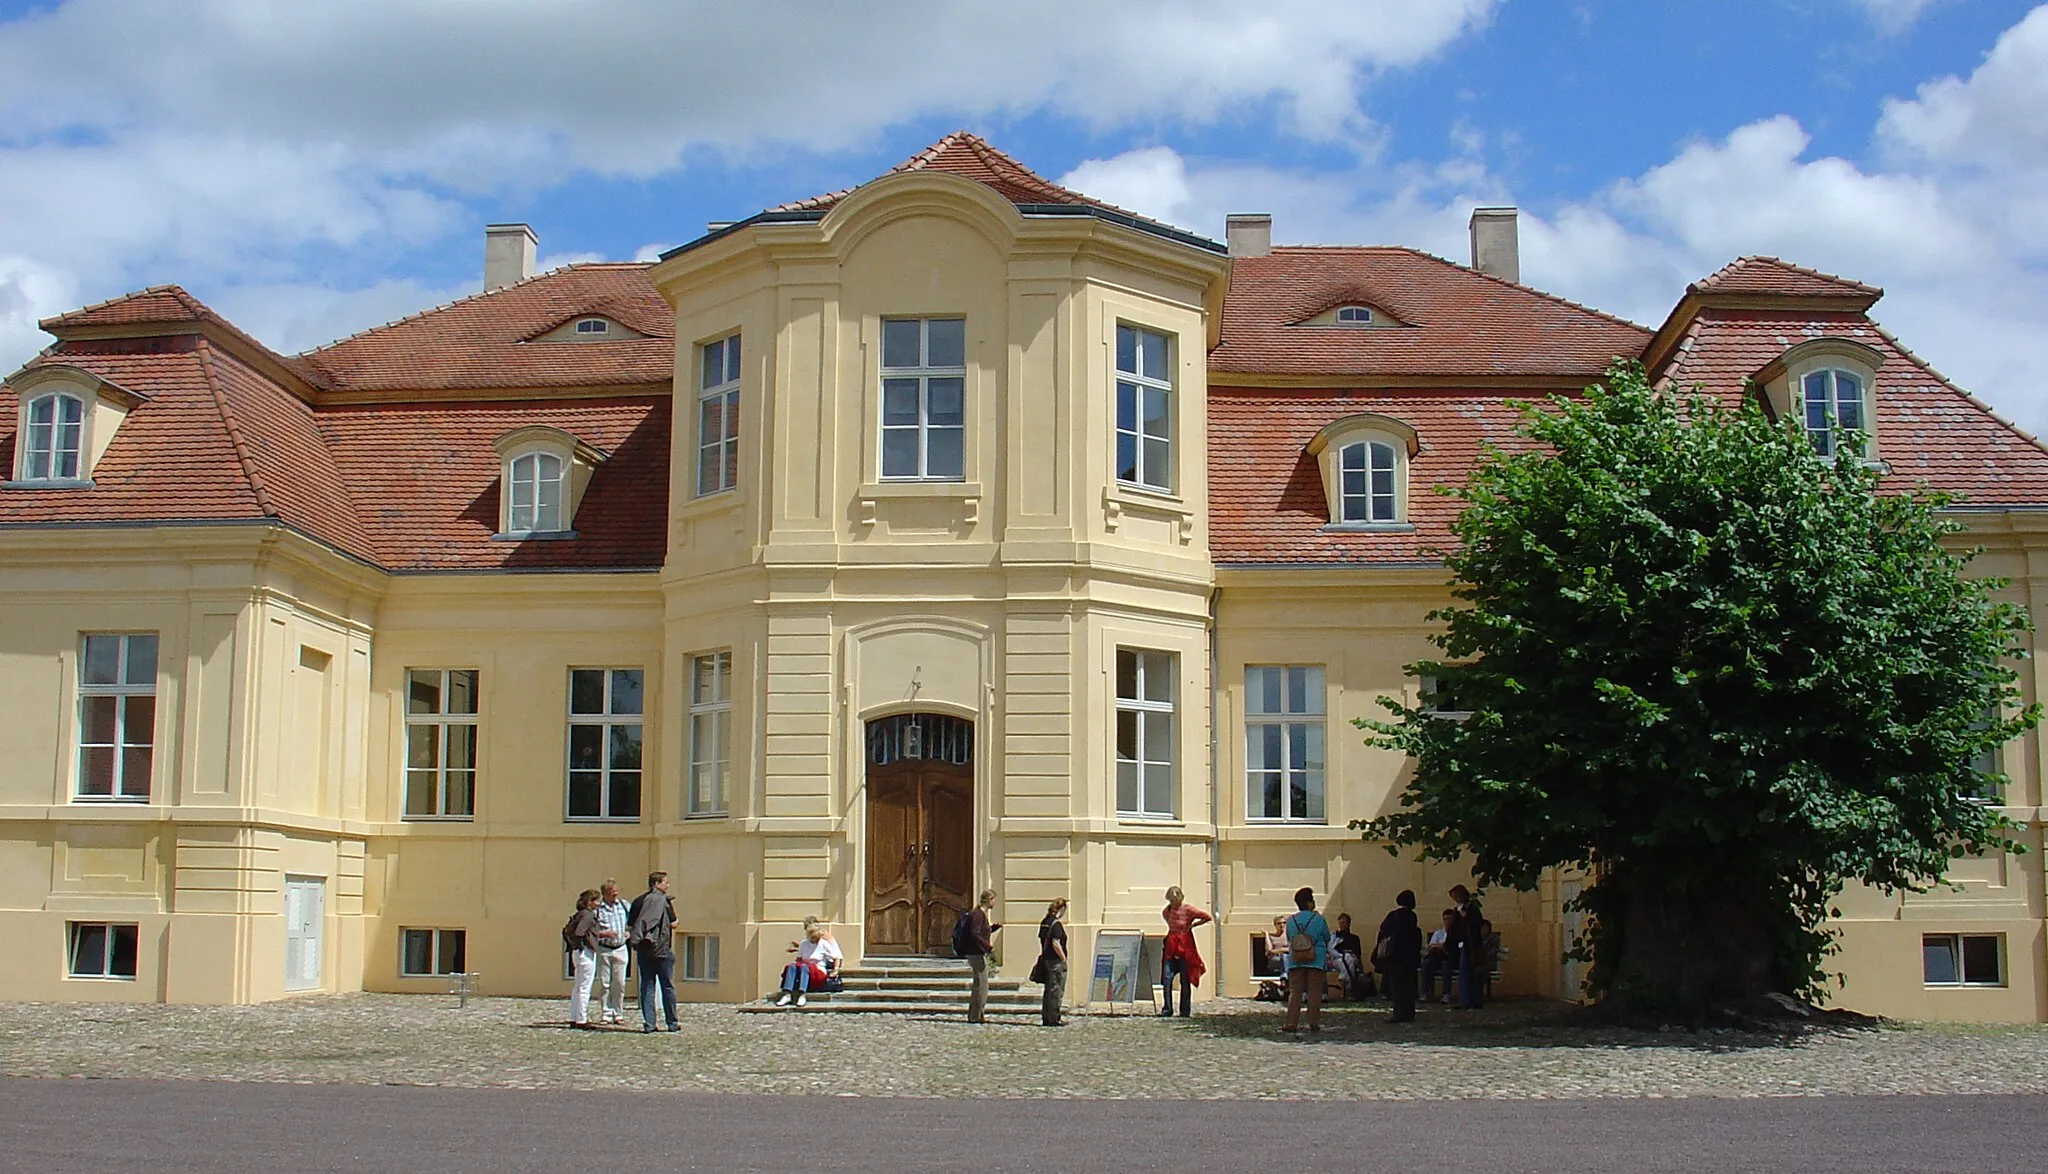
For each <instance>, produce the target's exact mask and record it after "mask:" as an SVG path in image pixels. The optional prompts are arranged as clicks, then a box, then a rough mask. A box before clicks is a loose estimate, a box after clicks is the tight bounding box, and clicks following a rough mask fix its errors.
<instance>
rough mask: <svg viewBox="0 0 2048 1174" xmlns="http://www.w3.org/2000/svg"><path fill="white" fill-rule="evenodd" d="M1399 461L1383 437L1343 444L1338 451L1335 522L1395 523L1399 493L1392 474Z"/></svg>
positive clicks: (1390, 443)
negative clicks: (1338, 497)
mask: <svg viewBox="0 0 2048 1174" xmlns="http://www.w3.org/2000/svg"><path fill="white" fill-rule="evenodd" d="M1398 467H1399V462H1397V461H1396V460H1395V458H1394V445H1393V443H1392V442H1391V441H1387V440H1361V441H1357V442H1355V443H1352V444H1347V445H1345V446H1344V447H1343V449H1342V450H1341V451H1340V453H1339V454H1338V475H1339V479H1340V481H1341V482H1342V483H1341V485H1340V486H1339V489H1340V490H1341V498H1340V501H1339V504H1338V517H1337V519H1336V520H1337V521H1339V522H1398V521H1400V520H1401V518H1400V507H1399V495H1398V494H1396V493H1395V492H1394V477H1395V473H1396V470H1397V469H1398Z"/></svg>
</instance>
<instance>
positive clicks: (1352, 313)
mask: <svg viewBox="0 0 2048 1174" xmlns="http://www.w3.org/2000/svg"><path fill="white" fill-rule="evenodd" d="M1337 321H1338V322H1340V323H1342V324H1344V325H1346V326H1370V325H1372V311H1371V310H1369V309H1367V308H1366V307H1364V306H1339V307H1337Z"/></svg>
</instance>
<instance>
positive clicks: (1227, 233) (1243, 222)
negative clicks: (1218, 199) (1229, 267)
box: [1223, 212, 1273, 257]
mask: <svg viewBox="0 0 2048 1174" xmlns="http://www.w3.org/2000/svg"><path fill="white" fill-rule="evenodd" d="M1223 240H1224V243H1226V244H1228V245H1229V246H1230V255H1231V256H1233V257H1263V256H1265V255H1266V254H1267V253H1270V252H1272V251H1273V218H1272V217H1271V216H1269V215H1267V214H1266V213H1264V212H1232V213H1231V214H1230V215H1228V216H1225V217H1224V218H1223Z"/></svg>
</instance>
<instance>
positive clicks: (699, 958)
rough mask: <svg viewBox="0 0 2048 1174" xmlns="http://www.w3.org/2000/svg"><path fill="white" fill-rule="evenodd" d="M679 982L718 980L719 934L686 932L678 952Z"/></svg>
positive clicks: (677, 978)
mask: <svg viewBox="0 0 2048 1174" xmlns="http://www.w3.org/2000/svg"><path fill="white" fill-rule="evenodd" d="M676 981H677V982H717V981H718V935H717V934H715V933H686V934H683V935H682V949H680V950H678V951H677V952H676Z"/></svg>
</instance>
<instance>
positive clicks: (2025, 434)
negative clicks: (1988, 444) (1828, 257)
mask: <svg viewBox="0 0 2048 1174" xmlns="http://www.w3.org/2000/svg"><path fill="white" fill-rule="evenodd" d="M1863 320H1864V321H1866V322H1868V323H1870V328H1871V329H1872V330H1875V331H1877V335H1878V337H1879V338H1882V339H1884V340H1885V341H1886V342H1888V343H1890V344H1891V345H1892V348H1893V349H1894V350H1896V351H1898V352H1899V354H1901V355H1903V356H1904V357H1905V359H1906V361H1907V362H1909V363H1911V364H1913V365H1914V366H1915V367H1918V368H1920V369H1921V370H1922V371H1925V372H1926V373H1927V374H1928V375H1930V376H1932V377H1933V378H1934V380H1935V381H1936V382H1938V383H1940V384H1941V385H1942V386H1943V387H1946V388H1948V389H1949V390H1950V391H1953V392H1955V393H1956V394H1957V395H1959V396H1962V397H1963V398H1964V399H1965V400H1967V401H1969V402H1970V403H1971V404H1973V405H1975V406H1976V407H1978V408H1981V409H1983V411H1984V414H1985V415H1987V416H1990V417H1991V418H1992V419H1994V420H1996V421H1998V422H1999V423H2000V424H2003V425H2005V427H2006V428H2007V430H2009V431H2010V432H2012V434H2013V435H2015V436H2017V437H2019V438H2020V439H2021V440H2024V441H2026V442H2027V443H2028V444H2031V445H2033V446H2034V447H2035V448H2036V449H2039V450H2040V451H2042V452H2048V444H2044V443H2042V440H2041V438H2040V437H2038V436H2035V435H2034V434H2033V433H2031V432H2029V431H2027V430H2026V429H2025V428H2022V427H2020V426H2019V425H2018V424H2016V423H2014V422H2013V421H2012V420H2011V419H2009V418H2007V417H2006V415H2005V414H2004V413H2003V412H2000V411H1999V410H1998V409H1997V408H1994V407H1992V406H1991V405H1990V404H1988V403H1986V402H1985V401H1983V400H1981V399H1978V398H1977V397H1976V396H1975V395H1973V394H1971V392H1970V391H1969V390H1968V389H1966V388H1964V387H1963V386H1962V385H1960V384H1958V383H1957V382H1956V381H1955V380H1953V379H1950V378H1949V377H1948V376H1946V375H1944V374H1942V373H1941V372H1940V370H1938V369H1937V368H1936V367H1935V366H1934V364H1932V363H1930V362H1928V361H1927V360H1926V359H1923V358H1921V357H1920V356H1919V355H1918V354H1917V353H1915V352H1914V350H1913V348H1912V347H1909V346H1907V345H1906V344H1905V343H1903V342H1900V341H1899V336H1898V335H1896V334H1893V333H1892V332H1891V331H1889V330H1886V329H1885V328H1884V327H1883V326H1881V325H1879V324H1878V321H1877V319H1875V318H1872V317H1871V316H1870V315H1869V314H1868V313H1865V314H1864V315H1863Z"/></svg>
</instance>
